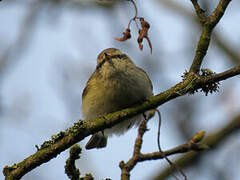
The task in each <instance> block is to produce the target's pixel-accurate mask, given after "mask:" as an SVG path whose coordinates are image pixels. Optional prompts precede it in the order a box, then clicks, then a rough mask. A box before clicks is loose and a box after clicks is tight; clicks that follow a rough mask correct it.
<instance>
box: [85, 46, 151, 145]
mask: <svg viewBox="0 0 240 180" xmlns="http://www.w3.org/2000/svg"><path fill="white" fill-rule="evenodd" d="M152 95H153V91H152V83H151V80H150V79H149V77H148V75H147V73H146V72H145V71H144V70H142V69H141V68H139V67H137V66H136V65H135V64H134V63H133V61H132V60H131V59H130V58H129V57H128V56H127V55H126V54H124V53H122V52H121V51H120V50H118V49H115V48H108V49H105V50H104V51H102V52H101V53H100V54H99V55H98V58H97V67H96V70H95V71H94V72H93V74H92V75H91V77H90V78H89V80H88V82H87V84H86V87H85V88H84V90H83V93H82V113H83V116H84V119H85V120H86V121H91V120H94V119H96V118H98V117H100V116H103V115H105V114H108V113H113V112H115V111H119V110H121V109H124V108H127V107H130V106H132V105H134V104H136V103H139V102H141V101H143V100H146V99H147V98H149V97H150V96H152ZM143 118H144V117H143V115H142V114H139V115H137V116H135V117H133V118H129V119H127V120H124V121H123V122H120V123H119V124H117V125H115V126H113V127H112V128H108V129H105V130H104V132H98V133H96V134H93V135H92V137H91V138H90V140H89V141H88V143H87V144H86V149H93V148H103V147H106V145H107V137H108V136H111V135H112V134H116V135H121V134H123V133H124V132H125V131H127V130H128V129H129V128H131V127H133V126H134V125H138V124H139V123H140V121H141V120H142V119H143Z"/></svg>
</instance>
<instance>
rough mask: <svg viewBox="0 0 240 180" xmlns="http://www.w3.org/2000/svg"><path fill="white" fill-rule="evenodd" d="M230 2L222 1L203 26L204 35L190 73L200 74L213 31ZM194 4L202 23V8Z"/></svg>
mask: <svg viewBox="0 0 240 180" xmlns="http://www.w3.org/2000/svg"><path fill="white" fill-rule="evenodd" d="M230 1H231V0H220V1H219V3H218V6H217V7H216V9H215V10H214V11H213V13H212V14H211V15H210V16H209V17H208V18H207V20H206V21H205V23H204V24H203V27H202V34H201V36H200V39H199V41H198V46H197V50H196V53H195V57H194V59H193V63H192V65H191V68H190V72H196V73H198V72H199V70H200V67H201V64H202V61H203V58H204V57H205V55H206V53H207V50H208V47H209V43H210V40H211V33H212V30H213V28H214V27H215V26H216V25H217V23H218V22H219V21H220V19H221V18H222V16H223V14H224V12H225V10H226V8H227V6H228V4H229V3H230ZM192 2H193V4H194V7H195V8H196V11H197V14H198V15H199V17H200V21H202V16H203V15H202V13H199V11H200V10H199V8H200V7H199V6H198V4H197V1H195V0H192ZM194 2H195V3H194ZM201 15H202V16H201Z"/></svg>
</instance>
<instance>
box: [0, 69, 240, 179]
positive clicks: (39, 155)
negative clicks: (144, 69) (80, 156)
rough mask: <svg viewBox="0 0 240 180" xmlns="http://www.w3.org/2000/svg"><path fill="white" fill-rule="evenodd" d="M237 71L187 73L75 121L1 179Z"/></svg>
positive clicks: (14, 176) (22, 172)
mask: <svg viewBox="0 0 240 180" xmlns="http://www.w3.org/2000/svg"><path fill="white" fill-rule="evenodd" d="M238 74H240V66H237V67H235V68H232V69H230V70H228V71H225V72H223V73H220V74H215V75H210V76H206V77H201V76H198V75H196V74H194V73H189V75H188V77H187V78H186V80H184V81H183V82H180V83H178V84H177V85H175V86H174V87H172V88H170V89H169V90H167V91H164V92H162V93H160V94H158V95H156V96H153V97H151V98H150V99H148V100H147V101H145V102H143V103H141V104H138V105H136V106H135V107H132V108H128V109H124V110H122V111H118V112H115V113H112V114H108V115H106V116H105V117H104V118H97V119H95V120H94V121H91V122H86V121H82V120H79V121H78V122H77V123H75V124H74V126H73V127H71V128H69V129H67V130H66V131H64V132H60V133H59V134H57V135H54V136H53V138H52V139H51V140H49V141H47V142H45V143H43V144H42V145H41V147H40V149H39V150H38V151H37V152H36V153H34V154H33V155H31V156H29V157H28V158H26V159H24V160H23V161H22V162H20V163H17V164H14V165H13V166H11V167H8V166H6V167H5V168H4V171H3V172H4V175H5V178H6V179H7V180H17V179H20V178H21V177H22V176H23V175H25V174H26V173H28V172H29V171H31V170H32V169H34V168H36V167H37V166H40V165H41V164H43V163H45V162H48V161H49V160H51V159H53V158H55V157H56V156H57V155H58V154H60V153H61V152H62V151H64V150H66V149H68V148H69V147H71V146H72V145H74V144H75V143H77V142H79V141H81V140H83V139H84V138H85V137H87V136H89V135H90V134H94V133H96V132H98V131H102V130H104V129H106V128H110V127H112V126H113V125H115V124H117V123H119V122H122V121H123V120H125V119H126V118H130V117H133V116H135V115H137V114H140V113H143V112H145V111H147V110H150V109H154V108H156V107H158V106H160V105H162V104H164V103H166V102H168V101H170V100H171V99H174V98H177V97H179V96H183V95H185V94H187V93H188V92H192V91H193V90H196V89H199V88H201V86H204V83H210V82H217V81H219V80H220V81H221V80H224V79H227V78H230V77H233V76H235V75H238Z"/></svg>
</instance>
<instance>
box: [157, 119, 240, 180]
mask: <svg viewBox="0 0 240 180" xmlns="http://www.w3.org/2000/svg"><path fill="white" fill-rule="evenodd" d="M239 130H240V115H238V116H236V117H235V118H233V119H232V120H231V121H230V122H229V123H228V124H227V125H226V126H225V127H223V128H222V129H220V130H219V131H217V132H215V133H213V134H211V135H208V136H206V137H205V138H204V140H203V141H202V143H204V144H207V145H208V146H210V147H211V148H209V150H208V151H204V152H202V153H195V152H191V153H188V154H185V155H183V156H181V157H180V158H178V159H177V160H175V162H174V163H176V164H178V165H179V166H181V167H188V166H189V165H191V163H192V162H196V161H197V159H199V158H200V156H203V155H205V153H209V152H211V151H214V150H215V149H216V148H217V147H218V146H220V145H221V143H224V140H225V139H226V138H228V137H229V136H230V135H232V134H233V133H236V132H237V131H239ZM174 171H175V170H174V169H172V168H170V167H167V168H165V169H164V170H163V171H162V172H161V173H160V174H158V175H157V176H156V177H155V178H154V179H155V180H158V179H166V178H167V177H168V176H170V175H171V174H172V173H173V172H174Z"/></svg>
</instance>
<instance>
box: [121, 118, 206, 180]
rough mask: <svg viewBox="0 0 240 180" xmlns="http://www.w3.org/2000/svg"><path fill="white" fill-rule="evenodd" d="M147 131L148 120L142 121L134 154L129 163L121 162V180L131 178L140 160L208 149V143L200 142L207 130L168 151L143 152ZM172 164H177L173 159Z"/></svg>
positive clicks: (164, 157)
mask: <svg viewBox="0 0 240 180" xmlns="http://www.w3.org/2000/svg"><path fill="white" fill-rule="evenodd" d="M146 131H147V121H142V122H141V124H140V126H139V129H138V136H137V139H136V141H135V145H134V151H133V156H132V157H131V158H130V159H129V160H128V162H127V163H124V161H121V162H120V164H119V166H120V168H121V170H122V173H121V180H129V179H130V171H131V170H132V169H133V168H134V167H135V165H136V164H137V163H139V162H143V161H147V160H158V159H166V157H167V156H170V155H173V154H178V153H185V152H189V151H202V150H205V149H208V146H207V145H205V144H202V143H199V142H200V141H201V140H202V139H203V137H204V134H205V132H201V133H197V134H196V135H195V136H193V137H192V139H191V140H189V142H188V143H186V144H182V145H179V146H177V147H175V148H172V149H170V150H167V151H162V150H160V151H157V152H152V153H147V154H142V153H141V148H142V142H143V140H142V138H143V135H144V133H145V132H146ZM166 160H167V161H170V160H169V159H166ZM170 165H171V167H172V166H173V167H174V166H175V164H173V163H172V162H171V161H170ZM183 175H184V173H183ZM184 176H185V175H184Z"/></svg>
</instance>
